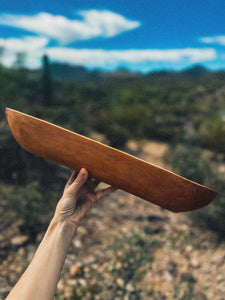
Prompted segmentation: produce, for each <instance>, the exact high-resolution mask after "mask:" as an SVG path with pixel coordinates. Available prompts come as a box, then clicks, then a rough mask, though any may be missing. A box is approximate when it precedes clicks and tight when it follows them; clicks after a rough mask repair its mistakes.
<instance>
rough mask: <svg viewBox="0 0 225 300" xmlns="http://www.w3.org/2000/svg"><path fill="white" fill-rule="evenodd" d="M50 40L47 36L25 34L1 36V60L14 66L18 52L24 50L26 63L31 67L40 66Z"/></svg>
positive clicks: (7, 64) (6, 64)
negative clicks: (16, 36) (21, 35)
mask: <svg viewBox="0 0 225 300" xmlns="http://www.w3.org/2000/svg"><path fill="white" fill-rule="evenodd" d="M48 42H49V40H48V39H47V38H45V37H34V36H25V37H23V38H20V39H19V38H8V39H3V38H0V47H3V56H2V57H1V62H2V63H3V64H4V65H5V66H12V65H13V63H14V62H15V58H16V54H17V53H18V52H24V53H25V55H26V65H27V66H29V67H31V68H37V67H39V66H40V57H41V56H42V55H43V53H44V50H45V47H46V46H47V44H48Z"/></svg>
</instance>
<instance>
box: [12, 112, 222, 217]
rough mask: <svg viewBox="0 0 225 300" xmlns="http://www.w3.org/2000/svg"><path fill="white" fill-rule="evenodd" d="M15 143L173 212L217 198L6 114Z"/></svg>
mask: <svg viewBox="0 0 225 300" xmlns="http://www.w3.org/2000/svg"><path fill="white" fill-rule="evenodd" d="M6 115H7V119H8V123H9V126H10V128H11V131H12V133H13V135H14V137H15V139H16V140H17V142H18V143H19V144H20V145H21V146H22V147H23V148H24V149H25V150H27V151H28V152H31V153H33V154H36V155H38V156H40V157H43V158H46V159H48V160H50V161H53V162H56V163H58V164H61V165H64V166H66V167H68V168H70V169H73V170H79V169H80V168H82V167H84V168H86V169H87V170H88V171H89V173H90V174H91V176H93V177H96V178H98V179H100V180H102V181H104V182H106V183H108V184H110V185H113V186H116V187H118V188H120V189H122V190H124V191H126V192H128V193H131V194H133V195H136V196H138V197H140V198H142V199H144V200H147V201H149V202H152V203H154V204H157V205H159V206H161V207H163V208H166V209H168V210H171V211H173V212H181V211H190V210H195V209H198V208H201V207H204V206H206V205H207V204H209V203H210V202H211V201H212V200H213V199H214V198H215V197H216V195H217V193H216V192H215V191H213V190H211V189H209V188H207V187H205V186H202V185H200V184H197V183H195V182H192V181H190V180H188V179H185V178H183V177H181V176H179V175H176V174H174V173H172V172H170V171H167V170H165V169H162V168H160V167H157V166H155V165H153V164H150V163H148V162H146V161H143V160H141V159H139V158H136V157H134V156H132V155H129V154H127V153H124V152H122V151H119V150H117V149H114V148H112V147H109V146H106V145H103V144H101V143H99V142H96V141H94V140H92V139H89V138H87V137H84V136H82V135H79V134H77V133H74V132H72V131H69V130H66V129H64V128H62V127H59V126H57V125H54V124H51V123H49V122H46V121H43V120H41V119H38V118H35V117H32V116H30V115H27V114H24V113H21V112H19V111H16V110H13V109H10V108H7V109H6Z"/></svg>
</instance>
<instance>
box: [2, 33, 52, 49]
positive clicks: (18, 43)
mask: <svg viewBox="0 0 225 300" xmlns="http://www.w3.org/2000/svg"><path fill="white" fill-rule="evenodd" d="M48 42H49V40H48V39H47V38H45V37H35V36H25V37H23V38H6V39H3V38H0V46H2V47H3V48H4V49H5V50H9V49H10V50H14V51H17V52H30V51H35V50H38V49H43V48H44V47H45V46H47V44H48Z"/></svg>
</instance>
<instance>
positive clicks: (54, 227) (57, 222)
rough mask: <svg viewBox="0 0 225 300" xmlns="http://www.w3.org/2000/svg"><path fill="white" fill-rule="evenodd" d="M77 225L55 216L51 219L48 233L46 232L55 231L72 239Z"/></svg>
mask: <svg viewBox="0 0 225 300" xmlns="http://www.w3.org/2000/svg"><path fill="white" fill-rule="evenodd" d="M77 227H78V226H77V225H76V224H74V223H72V222H69V220H67V219H66V218H65V219H62V218H59V217H57V216H54V217H53V219H52V220H51V222H50V224H49V227H48V230H47V233H46V234H52V233H53V232H54V233H55V234H57V235H59V236H62V237H64V238H65V239H67V240H72V238H73V236H74V234H75V232H76V230H77Z"/></svg>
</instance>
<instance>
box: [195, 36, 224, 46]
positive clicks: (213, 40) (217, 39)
mask: <svg viewBox="0 0 225 300" xmlns="http://www.w3.org/2000/svg"><path fill="white" fill-rule="evenodd" d="M200 42H202V43H205V44H218V45H221V46H225V35H217V36H208V37H202V38H200Z"/></svg>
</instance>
